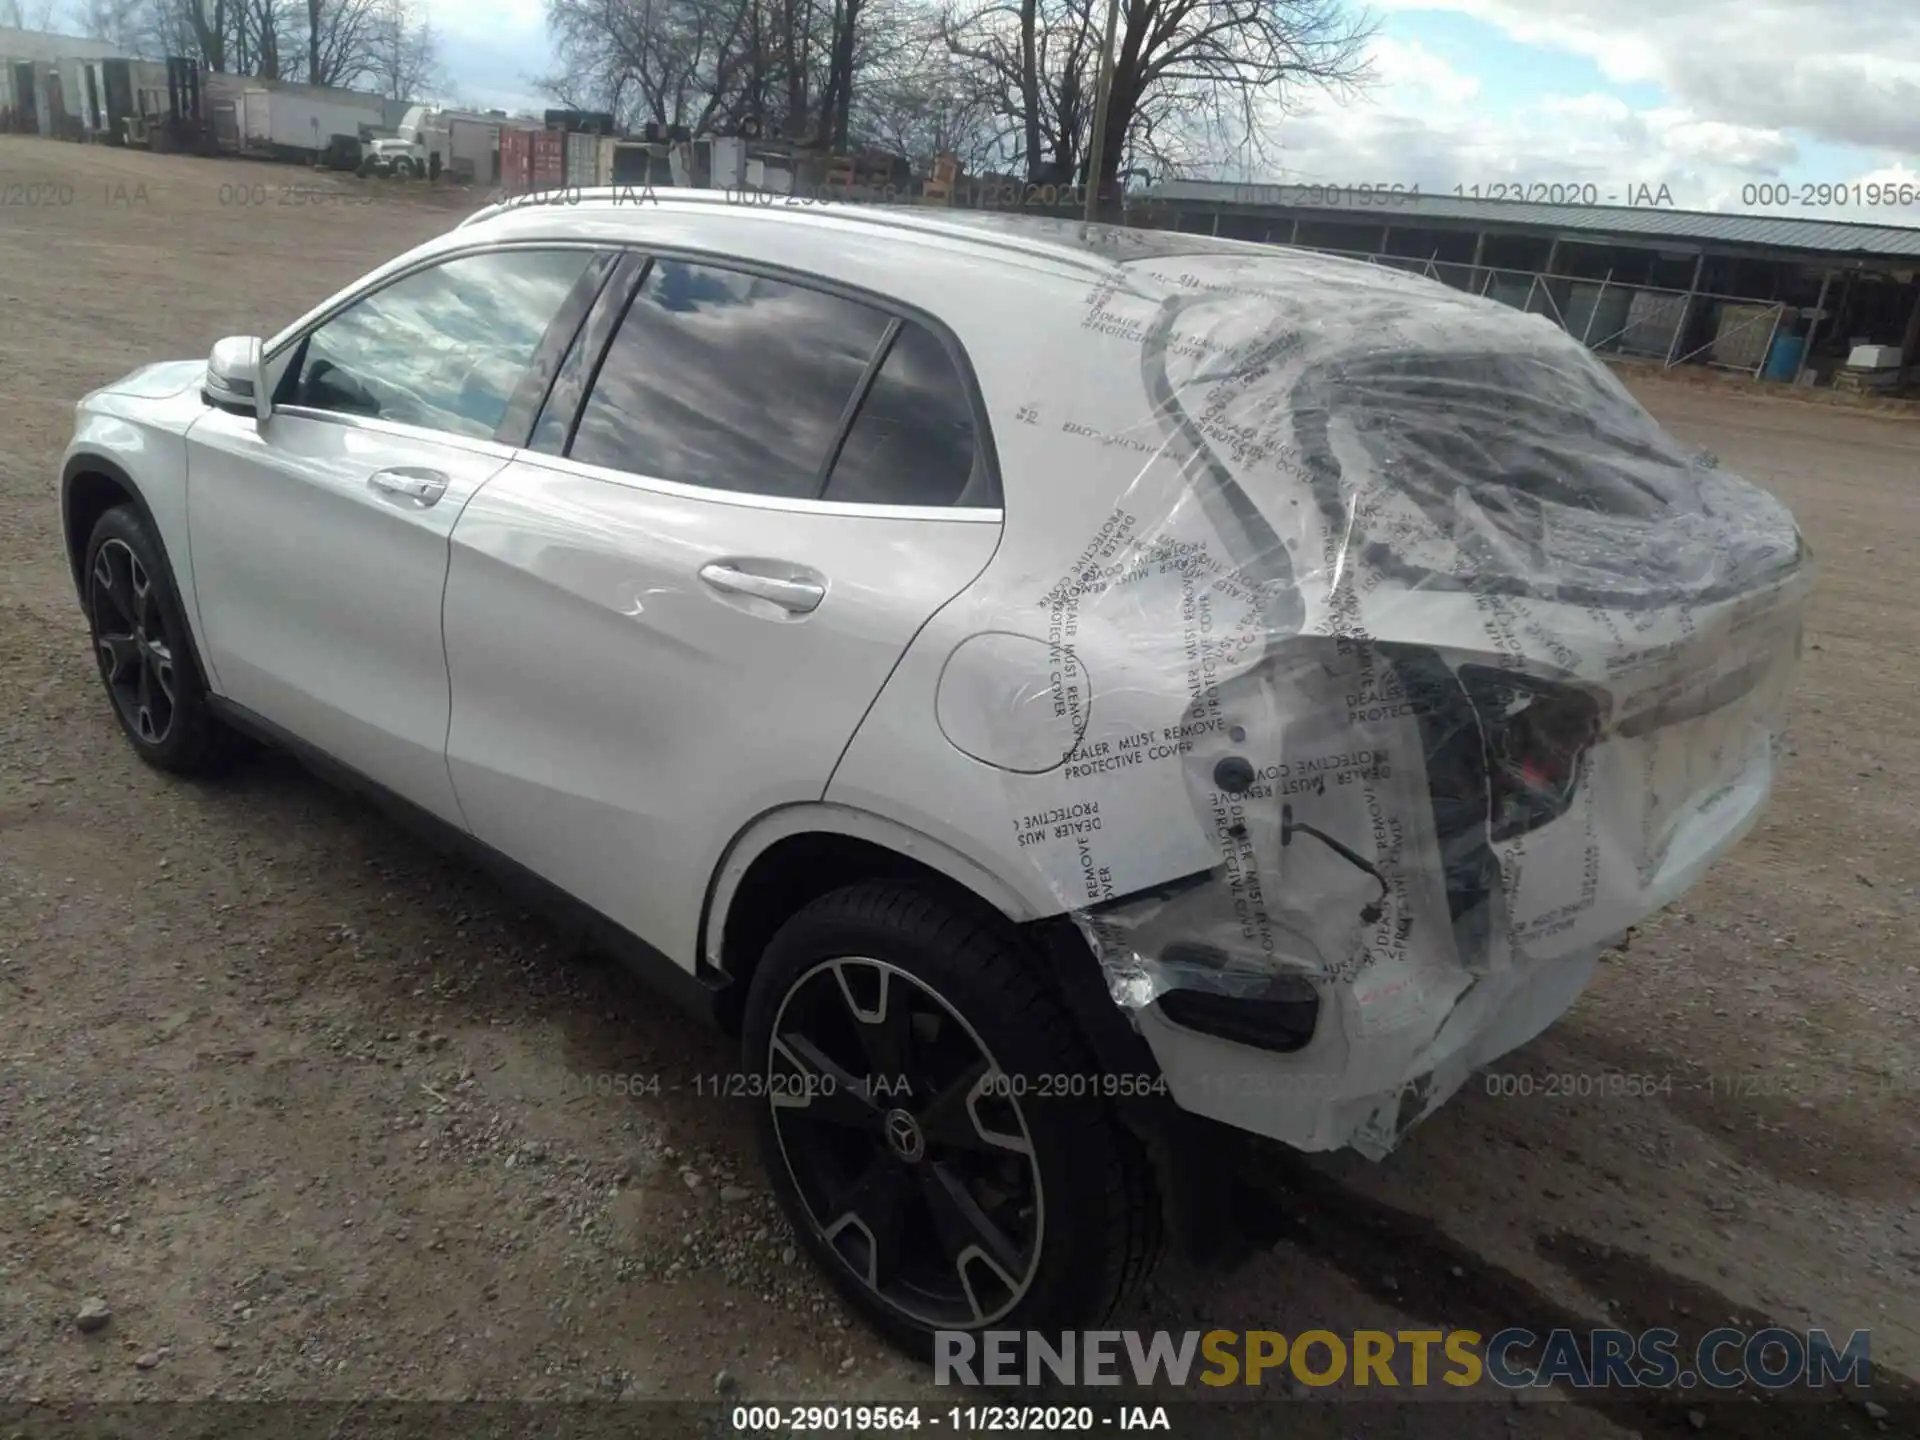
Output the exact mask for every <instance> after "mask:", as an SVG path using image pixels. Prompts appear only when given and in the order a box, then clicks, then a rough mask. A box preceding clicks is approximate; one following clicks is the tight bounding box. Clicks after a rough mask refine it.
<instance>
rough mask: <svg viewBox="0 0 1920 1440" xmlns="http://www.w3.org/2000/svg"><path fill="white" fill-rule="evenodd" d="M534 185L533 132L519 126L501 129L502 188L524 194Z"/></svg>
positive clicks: (514, 193) (512, 193) (516, 193)
mask: <svg viewBox="0 0 1920 1440" xmlns="http://www.w3.org/2000/svg"><path fill="white" fill-rule="evenodd" d="M532 184H533V132H532V131H531V130H526V129H522V128H521V127H519V126H517V125H503V126H501V127H500V188H501V189H503V190H505V191H506V192H507V194H509V195H519V194H523V193H524V192H525V191H527V190H528V189H529V188H531V187H532Z"/></svg>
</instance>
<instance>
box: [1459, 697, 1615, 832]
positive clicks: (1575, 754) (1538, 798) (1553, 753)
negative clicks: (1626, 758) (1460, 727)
mask: <svg viewBox="0 0 1920 1440" xmlns="http://www.w3.org/2000/svg"><path fill="white" fill-rule="evenodd" d="M1459 681H1460V689H1461V692H1462V694H1463V696H1464V698H1465V699H1466V701H1467V703H1468V704H1469V705H1471V706H1472V707H1473V710H1474V712H1475V715H1476V718H1477V719H1478V722H1479V729H1480V735H1481V748H1482V751H1483V768H1484V773H1485V776H1486V786H1487V797H1486V812H1487V831H1488V838H1489V839H1491V840H1494V841H1502V840H1513V839H1516V838H1518V837H1519V836H1521V835H1524V834H1526V833H1527V832H1528V831H1530V830H1537V829H1539V828H1540V827H1541V826H1542V825H1546V824H1548V823H1550V822H1551V821H1554V820H1557V819H1559V818H1560V817H1561V816H1562V815H1564V814H1566V813H1567V810H1568V807H1570V806H1571V805H1572V804H1573V800H1574V796H1575V795H1576V794H1577V793H1578V792H1579V788H1580V780H1581V776H1582V774H1583V772H1584V770H1585V767H1586V761H1587V756H1588V755H1589V753H1590V752H1591V751H1592V749H1593V746H1594V743H1595V742H1596V741H1597V740H1598V739H1599V738H1600V732H1601V725H1602V721H1603V719H1604V712H1603V709H1602V706H1601V703H1600V701H1599V699H1598V698H1596V697H1595V696H1594V695H1593V694H1592V693H1591V692H1590V691H1587V690H1584V689H1581V688H1579V687H1578V686H1573V685H1566V684H1561V683H1559V682H1556V681H1552V680H1542V679H1537V678H1535V677H1533V676H1530V675H1522V674H1518V673H1515V672H1513V671H1507V670H1497V669H1493V668H1492V667H1489V666H1484V665H1463V666H1461V667H1460V670H1459Z"/></svg>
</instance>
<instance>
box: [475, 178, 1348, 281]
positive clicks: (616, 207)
mask: <svg viewBox="0 0 1920 1440" xmlns="http://www.w3.org/2000/svg"><path fill="white" fill-rule="evenodd" d="M665 214H673V215H675V216H678V217H685V218H689V219H696V220H701V219H704V220H706V221H708V222H709V223H711V224H712V225H713V226H715V227H716V230H718V229H719V228H730V226H729V222H735V221H740V222H746V221H752V222H758V224H767V223H773V224H778V225H780V226H782V227H783V229H784V230H785V232H786V234H787V236H788V237H789V240H790V243H791V242H794V241H799V240H800V237H818V239H819V240H820V241H821V242H823V243H827V244H831V243H833V242H834V241H835V240H836V239H842V238H846V237H848V236H850V235H856V234H857V235H859V236H861V237H863V238H866V239H870V240H879V241H882V242H887V241H897V242H899V243H900V244H902V245H907V246H914V245H924V244H926V243H927V242H928V241H936V242H942V248H947V247H953V248H957V249H960V250H963V251H966V252H969V254H970V255H971V257H972V258H973V259H974V260H976V261H978V262H985V263H993V262H995V261H1000V262H1003V263H1005V264H1007V265H1009V266H1011V267H1013V268H1022V267H1021V265H1020V262H1021V261H1023V260H1024V261H1029V262H1031V261H1035V260H1038V261H1043V262H1049V268H1059V269H1062V270H1066V271H1069V272H1078V273H1079V274H1080V275H1081V276H1085V275H1087V274H1089V273H1093V274H1110V273H1112V271H1113V270H1114V269H1115V267H1116V266H1120V265H1124V264H1127V263H1128V262H1130V261H1135V260H1149V259H1155V258H1160V257H1164V256H1169V255H1188V254H1199V253H1210V254H1211V253H1217V254H1234V255H1263V256H1269V257H1271V256H1275V255H1277V254H1279V253H1282V252H1278V251H1276V250H1275V249H1274V248H1273V247H1271V246H1266V245H1256V244H1251V243H1248V242H1243V241H1233V240H1218V239H1215V238H1213V237H1211V236H1203V235H1190V234H1185V233H1180V232H1174V231H1158V230H1139V229H1134V228H1130V227H1127V226H1122V225H1106V224H1089V223H1086V222H1084V221H1078V220H1065V219H1055V218H1052V217H1049V216H1038V215H1026V214H1019V213H1013V212H1006V211H991V210H964V209H950V208H948V207H945V206H938V207H935V206H915V205H885V204H866V203H862V202H860V201H858V200H852V201H841V200H834V199H831V198H826V197H825V192H822V198H819V199H807V198H800V197H791V196H785V195H780V194H776V193H774V192H771V191H766V192H760V191H745V190H732V191H729V190H691V189H673V188H664V187H652V186H643V185H618V186H600V187H593V188H576V187H568V188H562V189H558V190H550V191H544V192H534V193H532V194H529V195H525V196H518V197H512V198H509V199H506V200H502V201H498V202H496V203H494V204H492V205H489V206H487V207H485V208H484V209H482V210H479V211H476V212H475V213H474V214H472V215H469V216H468V217H467V218H466V219H464V220H462V221H461V222H460V224H459V226H458V227H457V228H458V230H460V231H471V230H473V229H475V228H484V229H486V230H488V231H491V232H496V233H500V234H502V235H503V237H504V236H508V235H510V236H512V237H514V238H521V237H522V236H525V237H526V238H534V237H535V236H539V237H552V236H556V235H565V234H569V233H572V234H578V235H581V236H582V237H583V238H585V237H590V238H595V239H603V238H604V239H621V240H624V241H625V242H626V243H636V244H644V243H645V242H646V241H647V240H648V239H651V238H655V236H656V232H657V226H656V225H655V224H653V223H650V222H652V221H656V220H657V219H658V218H660V217H661V216H663V215H665ZM623 231H624V233H622V232H623ZM469 238H473V237H469ZM1336 263H1337V262H1336Z"/></svg>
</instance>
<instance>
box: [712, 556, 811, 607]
mask: <svg viewBox="0 0 1920 1440" xmlns="http://www.w3.org/2000/svg"><path fill="white" fill-rule="evenodd" d="M700 578H701V579H702V580H704V581H706V582H707V584H709V585H711V586H712V587H713V588H714V589H716V590H720V591H724V592H725V593H726V594H729V595H750V596H752V597H753V598H754V599H756V600H767V601H771V602H772V603H773V604H775V605H778V606H779V607H780V608H781V609H782V610H790V611H792V612H793V613H794V614H795V615H805V614H808V613H809V612H811V611H812V610H814V609H815V608H816V607H817V606H818V605H819V604H820V602H821V601H822V600H824V599H826V598H827V587H826V586H825V585H822V584H820V583H819V582H818V581H815V580H783V579H781V578H779V577H778V576H774V575H756V574H754V573H753V572H752V571H750V570H742V569H740V568H739V567H738V566H735V565H729V564H727V563H726V562H725V561H724V560H716V561H714V562H713V563H712V564H710V565H702V566H701V567H700Z"/></svg>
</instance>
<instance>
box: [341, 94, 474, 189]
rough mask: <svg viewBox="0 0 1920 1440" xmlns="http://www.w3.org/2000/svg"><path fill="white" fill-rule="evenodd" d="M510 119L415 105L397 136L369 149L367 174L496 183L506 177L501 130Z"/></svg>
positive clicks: (376, 141)
mask: <svg viewBox="0 0 1920 1440" xmlns="http://www.w3.org/2000/svg"><path fill="white" fill-rule="evenodd" d="M505 118H506V117H504V116H502V115H500V114H497V113H496V114H484V113H481V112H478V111H471V110H443V109H440V108H439V107H437V106H432V105H415V106H413V107H412V108H411V109H409V110H408V111H407V113H406V114H405V115H403V116H402V117H401V119H400V124H399V126H398V127H397V128H396V129H395V132H394V134H393V135H392V136H391V137H387V138H382V139H379V140H375V141H373V142H372V143H371V144H370V145H369V146H368V147H367V151H366V160H365V162H364V164H363V165H362V167H361V169H362V173H363V174H370V175H391V176H394V177H396V178H402V179H406V178H412V177H415V176H420V175H442V174H444V175H448V176H450V177H451V178H453V179H456V180H461V181H466V182H470V183H478V184H490V183H492V182H494V181H497V180H498V179H499V178H500V126H501V124H502V122H503V120H505Z"/></svg>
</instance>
